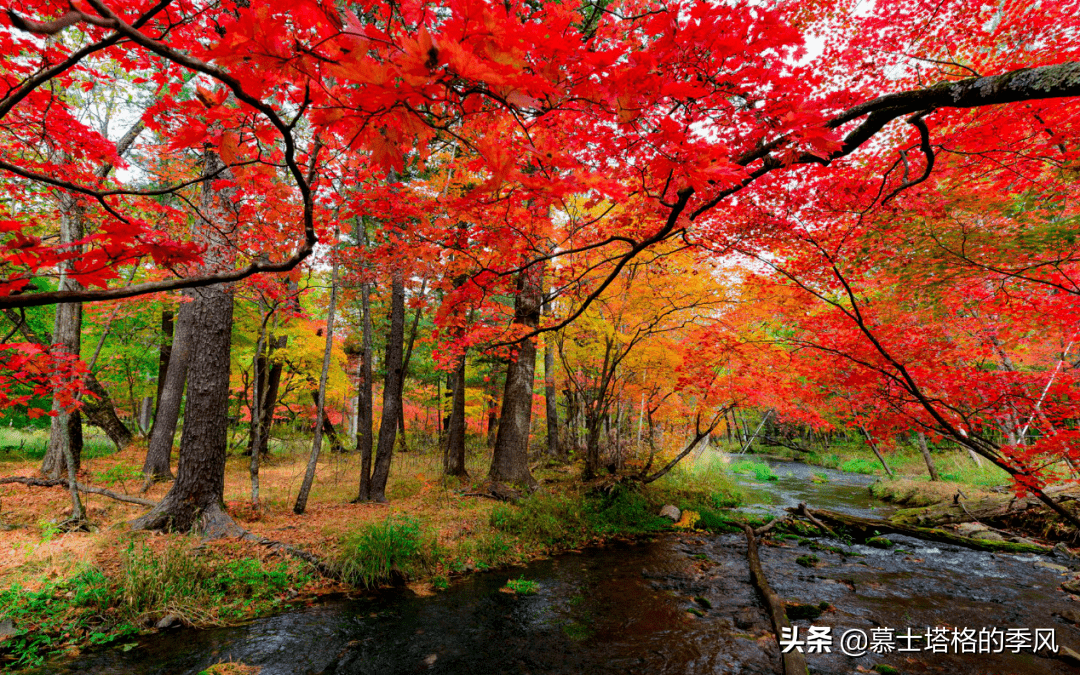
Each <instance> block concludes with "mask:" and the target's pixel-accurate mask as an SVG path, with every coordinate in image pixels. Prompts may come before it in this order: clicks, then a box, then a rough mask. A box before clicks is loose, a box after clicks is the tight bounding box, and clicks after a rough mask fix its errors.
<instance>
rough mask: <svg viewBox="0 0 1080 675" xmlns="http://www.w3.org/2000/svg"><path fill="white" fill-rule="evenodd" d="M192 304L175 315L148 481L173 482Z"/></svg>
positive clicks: (150, 445)
mask: <svg viewBox="0 0 1080 675" xmlns="http://www.w3.org/2000/svg"><path fill="white" fill-rule="evenodd" d="M193 304H194V303H192V302H181V303H180V310H179V312H177V315H176V323H175V326H174V333H173V341H172V347H171V349H170V350H169V365H168V366H167V367H166V369H165V383H164V385H163V386H162V387H161V395H160V396H159V398H158V407H157V414H155V415H154V428H153V429H152V430H151V431H150V442H149V443H148V444H147V448H146V461H145V462H143V475H144V476H146V479H147V481H155V480H172V477H173V475H172V470H171V469H170V468H169V462H170V459H171V458H172V449H173V439H174V438H175V437H176V424H177V422H178V421H179V419H180V407H181V405H182V404H183V400H184V385H185V383H186V382H187V375H188V361H189V360H190V358H191V331H192V325H191V322H192V319H193V317H192V306H193Z"/></svg>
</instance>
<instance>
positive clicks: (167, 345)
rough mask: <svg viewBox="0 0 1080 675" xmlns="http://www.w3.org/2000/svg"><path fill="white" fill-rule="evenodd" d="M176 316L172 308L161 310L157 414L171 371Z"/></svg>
mask: <svg viewBox="0 0 1080 675" xmlns="http://www.w3.org/2000/svg"><path fill="white" fill-rule="evenodd" d="M175 318H176V315H175V314H174V313H173V311H172V310H171V309H163V310H161V346H160V347H159V348H158V371H157V392H156V394H155V395H154V413H155V415H156V414H157V410H158V408H160V407H161V392H162V391H164V389H165V376H166V375H167V374H168V372H169V359H170V358H171V356H172V343H173V327H174V323H173V321H174V319H175ZM153 433H154V429H153V427H151V428H150V434H151V435H153Z"/></svg>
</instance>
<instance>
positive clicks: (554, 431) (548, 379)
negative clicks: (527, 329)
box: [544, 334, 559, 458]
mask: <svg viewBox="0 0 1080 675" xmlns="http://www.w3.org/2000/svg"><path fill="white" fill-rule="evenodd" d="M549 336H550V334H549ZM557 397H558V394H557V392H556V391H555V350H554V349H553V348H552V346H551V340H550V339H547V340H545V341H544V405H545V407H546V410H547V415H546V417H547V454H548V457H551V458H555V457H558V456H559V408H558V406H557V405H556V403H557V401H556V399H557Z"/></svg>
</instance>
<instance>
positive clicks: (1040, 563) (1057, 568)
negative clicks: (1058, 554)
mask: <svg viewBox="0 0 1080 675" xmlns="http://www.w3.org/2000/svg"><path fill="white" fill-rule="evenodd" d="M1035 567H1045V568H1046V569H1048V570H1054V571H1055V572H1068V571H1069V568H1068V567H1065V566H1064V565H1055V564H1054V563H1048V562H1043V561H1041V560H1040V561H1038V562H1037V563H1035Z"/></svg>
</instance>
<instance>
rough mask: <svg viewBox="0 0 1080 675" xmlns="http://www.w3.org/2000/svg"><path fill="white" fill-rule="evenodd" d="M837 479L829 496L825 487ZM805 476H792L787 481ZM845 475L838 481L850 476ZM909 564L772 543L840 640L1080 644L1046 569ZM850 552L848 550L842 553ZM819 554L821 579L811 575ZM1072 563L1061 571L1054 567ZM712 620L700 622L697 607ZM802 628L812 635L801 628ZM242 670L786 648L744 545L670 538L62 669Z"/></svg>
mask: <svg viewBox="0 0 1080 675" xmlns="http://www.w3.org/2000/svg"><path fill="white" fill-rule="evenodd" d="M774 470H775V472H776V473H777V474H778V476H779V480H777V481H769V482H767V483H766V484H763V485H760V486H759V485H753V484H751V485H749V488H750V492H751V494H754V495H759V494H768V495H771V497H770V503H769V504H766V505H761V506H760V507H759V508H762V509H766V510H770V511H775V510H780V509H782V508H783V507H784V506H789V505H795V504H797V503H798V502H799V501H806V502H807V503H809V504H811V505H812V506H818V507H827V508H833V509H836V510H845V511H848V512H850V513H856V514H859V515H870V514H873V513H875V512H876V511H875V509H876V508H877V506H876V505H875V503H874V502H873V500H872V499H870V498H869V497H868V496H866V489H865V485H866V483H868V482H869V479H867V477H864V476H856V475H851V474H841V473H840V472H828V471H827V470H822V469H819V468H817V467H806V466H805V465H796V464H781V465H777V466H776V467H775V469H774ZM823 471H825V473H826V474H827V475H828V477H829V481H828V482H827V483H826V482H823V483H815V482H813V481H812V480H810V477H811V476H813V475H814V474H817V473H821V472H823ZM789 472H790V475H788V473H789ZM834 474H838V475H834ZM894 540H895V541H897V542H898V549H900V550H896V549H894V550H881V549H876V548H870V547H865V546H856V547H851V548H847V547H844V548H845V551H846V552H848V553H851V554H854V553H861V554H863V555H861V556H858V555H844V554H841V553H835V552H830V551H824V550H814V551H811V549H810V548H809V546H808V545H807V544H803V545H798V544H796V543H794V542H785V543H784V544H783V545H781V546H763V547H761V558H762V564H763V566H764V567H765V570H766V573H767V575H768V577H769V579H770V582H771V584H772V586H773V588H774V590H776V591H777V593H779V594H780V596H781V597H783V598H785V599H788V600H798V601H802V602H805V603H812V604H817V603H819V602H822V601H825V602H828V603H829V604H830V606H831V607H830V609H829V611H826V612H825V613H824V614H822V615H821V617H819V618H817V619H815V620H814V621H813V622H812V623H813V625H814V626H817V627H825V626H828V627H832V628H833V629H834V630H836V631H844V630H848V629H856V628H857V629H862V630H865V631H869V630H870V629H871V628H875V627H877V628H880V627H891V628H895V629H898V630H903V629H905V628H909V627H910V628H912V629H913V630H912V632H923V631H924V630H925V628H926V627H928V626H940V625H944V626H950V627H956V628H962V627H972V628H980V627H987V628H992V627H1001V628H1017V627H1022V628H1029V629H1034V628H1053V629H1055V630H1056V637H1057V642H1058V643H1060V644H1066V645H1070V646H1073V647H1077V646H1080V631H1078V630H1077V629H1076V627H1075V626H1072V625H1071V624H1068V623H1066V622H1065V621H1063V620H1061V619H1058V618H1056V617H1055V616H1054V615H1053V614H1054V612H1061V611H1065V610H1068V609H1071V608H1073V607H1076V608H1077V609H1080V603H1072V602H1069V601H1068V600H1067V596H1066V595H1065V594H1064V593H1062V592H1061V591H1060V590H1059V589H1058V584H1059V583H1060V581H1061V577H1062V574H1061V573H1060V572H1057V571H1054V570H1052V569H1047V568H1043V567H1037V566H1035V563H1036V562H1037V561H1038V560H1039V558H1038V557H1036V556H1015V555H1006V554H999V555H995V554H987V553H979V552H973V551H967V550H962V549H955V548H952V547H946V546H926V545H925V544H923V543H921V542H918V541H915V540H908V539H904V538H902V537H896V538H894ZM828 543H831V544H837V543H838V542H828ZM810 553H813V554H814V555H816V556H817V557H818V559H819V562H818V566H816V567H813V568H804V567H802V566H800V565H797V564H795V558H796V557H798V556H802V555H806V554H810ZM1050 562H1053V563H1060V562H1061V561H1060V560H1050ZM518 576H524V577H525V578H526V579H531V580H534V581H536V582H537V583H538V585H539V593H537V594H536V595H532V596H519V595H509V594H506V593H503V592H500V590H499V589H500V588H501V587H502V586H504V585H505V583H506V580H507V578H508V577H513V578H517V577H518ZM692 609H693V610H694V611H696V612H698V613H700V614H702V616H696V615H695V614H694V613H692V612H691V611H690V610H692ZM796 624H797V625H799V626H801V627H802V630H803V632H804V633H805V630H806V628H807V627H808V626H810V625H811V622H810V621H807V620H801V621H798V622H796ZM834 647H835V648H834V651H833V652H831V653H826V654H809V655H808V662H809V664H810V667H811V672H813V673H829V674H832V673H836V674H839V673H845V674H846V673H853V672H859V671H858V670H857V669H858V668H860V667H861V668H863V669H869V668H870V667H872V666H873V665H875V664H878V663H885V664H889V665H892V666H894V667H896V668H897V669H898V670H899V671H900V672H903V673H939V672H940V673H957V674H961V675H963V674H971V675H975V674H979V675H985V674H987V673H1018V674H1025V675H1026V674H1028V673H1030V674H1032V675H1034V674H1036V673H1038V674H1040V675H1041V674H1043V673H1059V672H1060V673H1066V672H1080V670H1073V669H1072V668H1071V667H1070V666H1067V665H1066V664H1065V663H1064V662H1062V661H1058V660H1052V659H1048V658H1043V657H1040V656H1035V655H1032V654H1031V653H1030V652H1028V653H1021V654H1015V655H1014V654H1009V653H1005V654H999V655H990V656H981V655H974V654H962V655H953V654H934V653H927V652H923V651H920V652H910V653H905V654H898V653H895V652H894V653H891V654H886V655H881V656H879V655H874V654H867V655H865V656H861V657H858V658H853V657H848V656H845V655H843V654H842V653H840V652H839V646H838V645H834ZM223 660H237V661H241V662H243V663H246V664H250V665H258V666H262V675H277V674H279V673H280V674H283V675H284V674H289V675H291V674H294V673H312V674H325V675H330V674H335V675H336V674H342V675H344V674H354V673H420V672H431V673H461V674H465V673H470V674H471V673H537V674H539V673H650V674H663V673H671V674H677V673H695V674H696V673H739V674H746V675H750V674H755V673H775V672H778V668H779V664H780V657H779V650H778V648H777V646H776V643H775V641H774V640H773V638H772V633H771V630H770V627H769V622H768V618H767V616H766V614H765V613H764V611H763V610H762V608H761V604H760V601H759V599H758V597H757V594H756V593H755V591H754V589H753V587H752V586H751V585H750V575H749V571H748V569H747V566H746V542H745V539H744V538H743V537H742V536H740V535H720V536H712V535H699V534H685V535H684V534H665V535H662V536H657V537H655V538H653V539H651V540H647V541H638V542H621V543H615V544H613V545H611V546H608V547H605V548H599V549H590V550H586V551H584V552H581V553H570V554H566V555H563V556H559V557H558V558H555V559H552V560H546V561H540V562H537V563H534V564H532V565H529V566H528V567H525V568H513V569H511V570H504V571H499V572H490V573H484V574H478V575H475V576H472V577H470V578H467V579H463V580H461V581H459V582H457V583H455V584H454V585H453V586H452V587H451V588H450V589H449V590H447V591H444V592H441V593H439V594H438V595H436V596H434V597H418V596H416V595H415V594H413V593H412V592H411V591H409V590H406V589H399V590H390V591H385V592H381V593H377V594H372V595H371V596H368V597H365V598H363V599H359V600H335V601H329V602H323V603H319V604H316V605H314V606H312V607H308V608H306V609H302V610H297V611H292V612H289V613H286V614H282V615H280V616H277V617H272V618H267V619H260V620H257V621H253V622H252V623H250V624H249V625H246V626H241V627H235V628H227V629H215V630H192V629H174V630H170V631H167V632H164V633H160V634H157V635H151V636H147V637H146V638H143V639H142V640H140V641H139V642H138V643H137V645H136V646H134V647H132V646H130V645H129V650H128V651H126V652H125V651H123V649H122V648H119V647H118V648H112V649H108V650H105V651H101V652H98V653H93V654H87V655H84V656H83V657H81V658H80V659H79V660H77V661H76V662H74V663H69V664H66V665H63V666H58V665H54V666H52V667H50V668H49V669H48V672H55V673H76V672H78V673H116V674H128V673H130V674H135V673H138V674H140V675H142V674H146V675H153V674H162V675H164V674H168V675H174V674H176V675H179V674H182V673H184V674H186V673H192V674H194V673H198V672H199V671H200V670H201V669H203V668H205V667H207V666H208V665H210V664H212V663H215V662H218V661H223Z"/></svg>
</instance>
